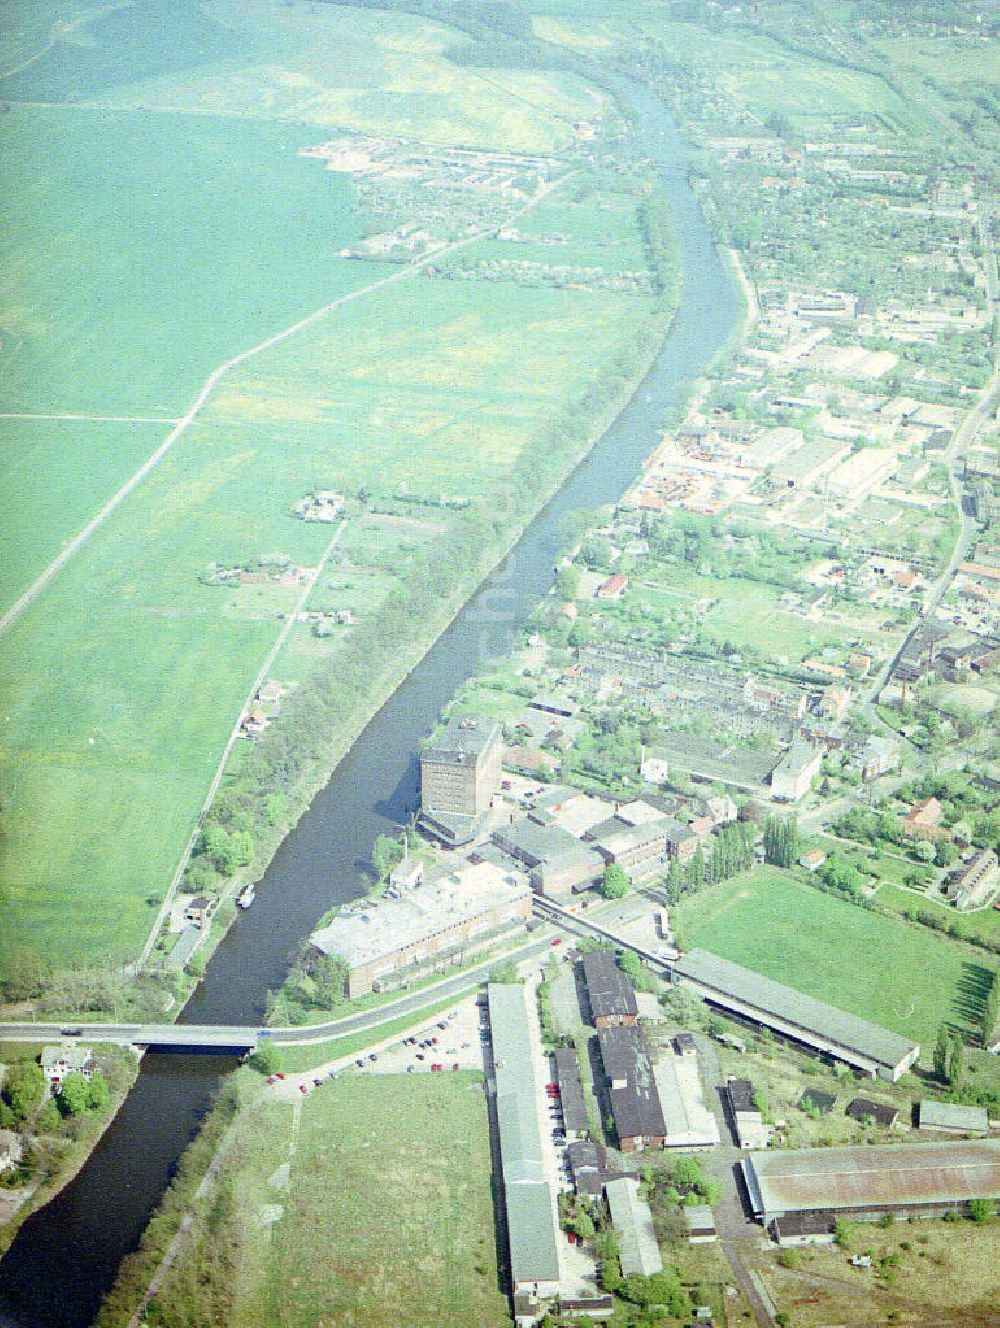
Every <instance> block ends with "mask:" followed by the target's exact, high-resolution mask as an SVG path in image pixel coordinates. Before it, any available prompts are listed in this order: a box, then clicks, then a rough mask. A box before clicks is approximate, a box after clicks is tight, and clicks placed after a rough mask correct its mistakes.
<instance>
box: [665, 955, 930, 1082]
mask: <svg viewBox="0 0 1000 1328" xmlns="http://www.w3.org/2000/svg"><path fill="white" fill-rule="evenodd" d="M673 976H674V978H675V979H680V980H682V981H684V982H688V983H690V984H691V986H692V987H694V989H695V990H696V991H697V992H699V994H700V995H701V996H703V997H704V998H705V1000H707V1001H709V1002H711V1003H712V1004H713V1005H718V1006H720V1007H721V1008H723V1009H725V1010H731V1011H733V1012H734V1013H736V1014H740V1015H743V1016H745V1017H746V1018H748V1019H752V1020H754V1021H755V1022H756V1023H759V1024H765V1025H766V1026H767V1027H768V1028H773V1029H774V1030H775V1031H776V1032H778V1033H782V1034H784V1035H785V1036H786V1037H789V1038H792V1039H793V1040H794V1041H796V1042H801V1043H803V1044H804V1045H805V1046H808V1047H812V1048H813V1049H814V1050H816V1051H821V1052H824V1053H825V1054H826V1055H828V1056H833V1057H835V1058H836V1059H837V1060H841V1061H844V1062H845V1063H846V1064H848V1065H852V1066H854V1068H855V1069H857V1070H863V1071H864V1072H865V1073H866V1074H869V1075H871V1076H872V1078H874V1077H875V1076H876V1075H877V1076H878V1077H879V1078H880V1079H889V1080H891V1081H892V1082H895V1081H896V1080H897V1079H898V1078H899V1077H900V1076H901V1075H902V1074H904V1073H905V1071H906V1070H908V1069H909V1068H910V1066H911V1065H913V1063H914V1062H915V1061H916V1059H917V1057H918V1056H919V1055H920V1047H919V1045H918V1044H917V1043H916V1042H912V1041H911V1040H910V1039H909V1038H907V1037H903V1036H902V1035H901V1034H899V1033H893V1032H891V1031H890V1030H889V1029H887V1028H881V1027H880V1026H879V1025H878V1024H872V1023H869V1022H868V1020H867V1019H860V1018H858V1016H857V1015H853V1014H848V1013H847V1012H846V1011H844V1010H838V1009H837V1008H836V1007H835V1006H833V1005H827V1004H826V1002H825V1001H818V1000H815V999H814V998H813V997H812V996H806V995H805V994H804V993H803V992H801V991H795V990H794V989H793V988H792V987H786V986H784V985H783V984H782V983H780V982H774V981H772V979H771V978H766V977H764V975H763V974H762V973H754V972H753V971H752V970H751V969H749V968H742V967H741V966H740V965H739V964H733V963H730V961H729V960H728V959H721V958H720V957H719V956H718V955H714V954H709V952H708V951H707V950H692V951H691V952H690V954H686V955H685V956H684V957H683V959H679V960H678V961H677V962H676V963H675V964H674V965H673Z"/></svg>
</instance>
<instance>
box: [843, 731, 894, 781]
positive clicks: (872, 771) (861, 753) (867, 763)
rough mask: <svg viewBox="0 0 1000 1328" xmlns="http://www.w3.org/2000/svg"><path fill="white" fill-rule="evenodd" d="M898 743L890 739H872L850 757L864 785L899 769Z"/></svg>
mask: <svg viewBox="0 0 1000 1328" xmlns="http://www.w3.org/2000/svg"><path fill="white" fill-rule="evenodd" d="M899 762H900V752H899V743H898V742H896V741H895V740H894V739H892V738H881V737H872V738H869V739H868V741H867V742H866V743H865V745H864V746H863V747H861V748H859V749H858V750H857V751H856V752H854V753H853V754H852V756H851V764H852V765H854V766H856V767H857V768H858V769H860V771H861V778H862V779H863V780H864V781H865V783H866V784H867V783H869V782H870V781H871V780H873V779H878V778H879V777H880V776H881V775H887V774H889V773H890V772H891V771H893V770H898V769H899Z"/></svg>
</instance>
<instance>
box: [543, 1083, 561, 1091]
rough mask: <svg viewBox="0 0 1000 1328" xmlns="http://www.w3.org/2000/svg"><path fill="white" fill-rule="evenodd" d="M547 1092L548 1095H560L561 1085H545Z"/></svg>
mask: <svg viewBox="0 0 1000 1328" xmlns="http://www.w3.org/2000/svg"><path fill="white" fill-rule="evenodd" d="M545 1091H546V1093H558V1092H559V1085H558V1084H546V1085H545Z"/></svg>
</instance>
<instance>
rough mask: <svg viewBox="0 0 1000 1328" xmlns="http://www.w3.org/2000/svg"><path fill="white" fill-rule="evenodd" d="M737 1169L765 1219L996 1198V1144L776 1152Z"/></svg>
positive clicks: (999, 1177) (999, 1151) (999, 1186)
mask: <svg viewBox="0 0 1000 1328" xmlns="http://www.w3.org/2000/svg"><path fill="white" fill-rule="evenodd" d="M744 1169H745V1172H746V1175H747V1181H748V1184H749V1188H750V1194H751V1197H752V1198H753V1200H754V1204H755V1206H757V1211H764V1212H767V1213H780V1212H783V1211H784V1212H794V1211H806V1210H815V1209H849V1208H877V1207H879V1206H882V1205H884V1206H886V1207H889V1208H897V1207H901V1206H905V1205H908V1204H947V1203H963V1202H966V1201H967V1200H969V1199H975V1198H987V1199H995V1198H997V1197H998V1196H1000V1139H975V1140H968V1141H962V1142H950V1143H938V1144H902V1145H900V1144H896V1145H892V1144H887V1145H880V1146H878V1147H875V1148H798V1149H788V1150H785V1149H779V1150H778V1151H776V1152H767V1153H751V1154H750V1157H749V1158H748V1159H747V1161H746V1162H745V1163H744ZM758 1205H759V1206H758Z"/></svg>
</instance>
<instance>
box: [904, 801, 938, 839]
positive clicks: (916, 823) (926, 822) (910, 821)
mask: <svg viewBox="0 0 1000 1328" xmlns="http://www.w3.org/2000/svg"><path fill="white" fill-rule="evenodd" d="M941 813H942V807H941V804H940V803H939V802H938V800H937V798H922V799H921V800H920V802H915V803H914V804H913V806H912V807H911V808H910V810H909V811H908V812H907V814H906V815H905V816H904V817H903V818H902V820H901V822H900V825H901V828H902V830H903V833H904V834H905V835H906V836H907V837H908V838H909V839H948V838H950V836H949V834H948V831H947V830H946V829H945V828H944V827H943V826H940V825H938V822H939V821H940V819H941Z"/></svg>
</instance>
